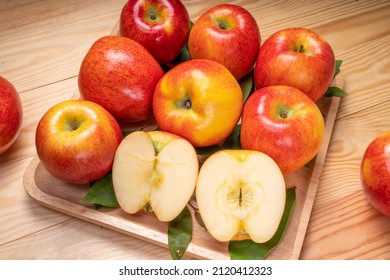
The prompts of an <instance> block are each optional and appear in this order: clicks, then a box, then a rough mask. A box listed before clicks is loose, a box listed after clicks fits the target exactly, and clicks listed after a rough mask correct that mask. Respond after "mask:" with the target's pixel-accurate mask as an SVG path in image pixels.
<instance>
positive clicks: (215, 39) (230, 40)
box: [188, 4, 261, 80]
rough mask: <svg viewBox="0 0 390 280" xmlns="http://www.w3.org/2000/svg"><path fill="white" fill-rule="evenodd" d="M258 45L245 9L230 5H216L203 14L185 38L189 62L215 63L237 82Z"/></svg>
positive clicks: (255, 29) (257, 35) (257, 32)
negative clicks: (224, 67)
mask: <svg viewBox="0 0 390 280" xmlns="http://www.w3.org/2000/svg"><path fill="white" fill-rule="evenodd" d="M260 44H261V36H260V30H259V27H258V25H257V22H256V20H255V19H254V18H253V16H252V15H251V14H250V13H249V12H248V11H247V10H246V9H244V8H243V7H240V6H237V5H233V4H221V5H217V6H215V7H213V8H211V9H210V10H208V11H206V12H205V13H203V14H202V15H201V16H200V18H199V19H198V20H197V21H196V22H195V24H194V25H193V26H192V28H191V31H190V35H189V38H188V49H189V53H190V56H191V58H192V59H197V58H204V59H210V60H214V61H217V62H219V63H221V64H223V65H224V66H226V68H228V69H229V71H230V72H232V74H233V76H234V77H235V78H236V79H237V80H239V79H241V78H242V77H244V76H245V75H246V74H248V73H249V72H250V71H251V70H252V68H253V66H254V64H255V61H256V58H257V55H258V53H259V49H260Z"/></svg>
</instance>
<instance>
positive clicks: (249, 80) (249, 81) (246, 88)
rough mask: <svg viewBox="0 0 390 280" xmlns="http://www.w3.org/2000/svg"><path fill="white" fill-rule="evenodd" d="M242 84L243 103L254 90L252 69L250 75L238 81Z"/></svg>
mask: <svg viewBox="0 0 390 280" xmlns="http://www.w3.org/2000/svg"><path fill="white" fill-rule="evenodd" d="M238 83H239V84H240V87H241V90H242V95H243V103H245V101H246V100H247V99H248V97H249V95H251V93H252V92H253V89H254V87H253V72H252V71H251V72H250V73H249V74H248V75H246V76H245V77H243V78H242V79H241V80H239V81H238Z"/></svg>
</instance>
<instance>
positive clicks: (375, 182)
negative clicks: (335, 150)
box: [360, 131, 390, 217]
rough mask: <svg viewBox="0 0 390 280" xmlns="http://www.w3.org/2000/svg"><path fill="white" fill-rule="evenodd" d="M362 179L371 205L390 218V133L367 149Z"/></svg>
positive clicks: (386, 133)
mask: <svg viewBox="0 0 390 280" xmlns="http://www.w3.org/2000/svg"><path fill="white" fill-rule="evenodd" d="M360 178H361V183H362V186H363V190H364V193H365V195H366V197H367V200H368V201H369V203H370V204H371V205H372V206H373V207H374V208H375V209H376V210H378V211H379V212H380V213H382V214H383V215H385V216H387V217H390V131H385V132H383V133H382V134H380V135H378V136H377V137H376V138H375V139H374V140H372V142H371V143H370V144H369V145H368V147H367V148H366V150H365V152H364V155H363V158H362V162H361V166H360Z"/></svg>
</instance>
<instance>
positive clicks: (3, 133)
mask: <svg viewBox="0 0 390 280" xmlns="http://www.w3.org/2000/svg"><path fill="white" fill-rule="evenodd" d="M22 123H23V105H22V102H21V100H20V96H19V93H18V92H17V90H16V88H15V87H14V85H13V84H12V83H11V82H10V81H9V80H7V79H6V78H4V77H2V76H0V155H1V154H3V153H5V152H6V151H7V150H8V149H9V148H10V147H11V145H12V144H13V143H14V142H15V141H16V139H17V138H18V136H19V134H20V130H21V128H22Z"/></svg>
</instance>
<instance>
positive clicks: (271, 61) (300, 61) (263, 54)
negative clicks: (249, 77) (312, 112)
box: [254, 28, 336, 101]
mask: <svg viewBox="0 0 390 280" xmlns="http://www.w3.org/2000/svg"><path fill="white" fill-rule="evenodd" d="M335 63H336V60H335V56H334V53H333V50H332V47H331V46H330V45H329V43H328V42H327V41H325V39H324V38H322V37H321V36H320V35H318V34H317V33H315V32H314V31H312V30H310V29H306V28H286V29H283V30H280V31H278V32H275V33H274V34H272V35H271V36H270V37H268V39H267V40H266V41H265V42H264V43H263V45H262V46H261V48H260V52H259V55H258V57H257V60H256V65H255V68H254V81H255V85H256V88H257V89H259V88H262V87H266V86H274V85H286V86H292V87H295V88H297V89H299V90H301V91H303V92H304V93H305V94H307V95H308V96H309V97H310V98H311V99H312V100H313V101H317V100H318V99H320V98H321V97H322V96H323V95H324V94H325V92H326V90H327V89H328V87H329V86H330V84H331V83H332V81H333V76H334V73H335Z"/></svg>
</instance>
